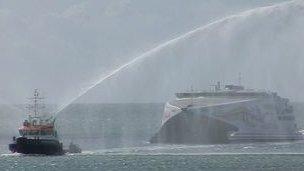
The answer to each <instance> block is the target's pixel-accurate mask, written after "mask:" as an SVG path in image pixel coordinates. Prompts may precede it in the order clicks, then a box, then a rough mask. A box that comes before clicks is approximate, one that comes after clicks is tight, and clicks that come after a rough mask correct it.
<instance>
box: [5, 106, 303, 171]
mask: <svg viewBox="0 0 304 171" xmlns="http://www.w3.org/2000/svg"><path fill="white" fill-rule="evenodd" d="M303 106H304V105H302V104H295V113H296V117H297V121H298V125H299V127H300V128H301V127H303V119H304V117H303V115H302V114H301V111H302V109H303ZM3 110H4V109H3ZM162 110H163V104H73V105H71V106H69V107H68V108H67V109H66V110H64V111H63V112H62V113H61V114H60V115H58V118H57V127H58V131H59V133H60V136H61V139H62V141H63V142H64V144H65V145H67V144H68V143H69V142H71V141H73V142H74V143H77V144H79V145H80V146H81V148H82V149H83V153H81V154H66V155H63V156H42V155H22V154H11V153H10V152H9V151H8V149H7V144H8V143H9V142H10V139H11V137H10V136H13V135H7V134H12V133H11V132H8V133H7V132H1V141H0V170H287V169H291V170H303V169H304V141H294V142H271V143H270V142H269V143H243V144H215V145H169V144H150V143H149V142H148V141H149V138H150V137H151V136H152V135H153V134H154V133H155V132H156V131H157V130H158V128H159V126H160V119H161V116H162ZM2 113H5V112H2ZM9 126H11V125H8V123H7V121H5V122H4V121H1V127H3V129H4V130H5V128H4V127H9ZM18 126H19V125H16V126H15V127H16V130H17V128H18ZM3 129H2V130H3Z"/></svg>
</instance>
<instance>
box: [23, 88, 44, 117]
mask: <svg viewBox="0 0 304 171" xmlns="http://www.w3.org/2000/svg"><path fill="white" fill-rule="evenodd" d="M28 99H29V100H33V104H32V105H30V104H29V105H28V107H27V108H28V109H29V114H31V113H32V112H33V113H34V117H35V118H36V117H38V116H39V109H41V108H43V106H39V101H40V100H42V99H44V98H43V97H39V91H38V89H35V90H34V97H32V98H28Z"/></svg>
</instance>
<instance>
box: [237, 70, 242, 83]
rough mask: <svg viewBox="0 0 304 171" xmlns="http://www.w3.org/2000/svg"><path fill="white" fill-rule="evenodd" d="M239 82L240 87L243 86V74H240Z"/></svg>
mask: <svg viewBox="0 0 304 171" xmlns="http://www.w3.org/2000/svg"><path fill="white" fill-rule="evenodd" d="M238 81H239V86H242V73H241V72H239V77H238Z"/></svg>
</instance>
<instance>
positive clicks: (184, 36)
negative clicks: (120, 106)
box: [55, 0, 297, 116]
mask: <svg viewBox="0 0 304 171" xmlns="http://www.w3.org/2000/svg"><path fill="white" fill-rule="evenodd" d="M296 1H297V0H296ZM293 2H295V1H288V2H283V3H280V4H275V5H271V6H266V7H259V8H255V9H251V10H247V11H244V12H241V13H239V14H235V15H230V16H228V17H224V18H222V19H219V20H216V21H214V22H211V23H209V24H206V25H204V26H201V27H198V28H196V29H194V30H192V31H189V32H187V33H185V34H182V35H181V36H178V37H176V38H174V39H171V40H169V41H166V42H164V43H161V44H160V45H158V46H156V47H155V48H153V49H151V50H149V51H146V52H144V53H142V54H141V55H139V56H137V57H135V58H134V59H132V60H131V61H129V62H127V63H125V64H123V65H121V66H119V67H117V68H116V69H114V70H112V71H111V72H109V73H108V74H107V75H106V76H102V77H101V78H99V79H98V80H96V81H95V82H94V83H93V84H92V85H90V86H88V87H86V88H84V89H83V90H82V91H81V92H80V93H79V94H78V95H77V96H75V97H73V98H72V99H71V100H69V101H68V102H67V103H65V104H63V105H62V106H60V107H59V108H58V110H57V111H56V112H55V116H57V115H58V113H60V112H61V111H62V110H63V109H65V108H66V107H67V106H69V105H70V104H72V103H73V102H74V101H76V100H77V99H78V98H80V97H81V96H83V95H84V94H86V93H87V92H88V91H90V90H91V89H93V88H95V87H96V86H97V85H99V84H100V83H102V82H103V81H105V80H107V79H110V78H111V77H112V76H114V75H116V74H118V73H119V72H121V71H122V70H124V69H127V68H128V67H129V66H131V65H134V64H136V63H137V62H139V61H140V60H143V59H146V58H148V57H152V56H153V54H155V53H158V52H160V51H161V50H162V49H164V48H168V47H170V46H173V45H175V44H176V43H178V42H181V41H183V40H187V38H190V37H192V36H195V35H196V34H197V33H201V32H203V31H205V30H208V29H212V26H215V25H217V24H221V23H225V22H227V21H230V20H233V19H237V18H245V17H248V16H250V15H253V14H255V13H259V12H265V11H268V10H271V9H274V8H277V7H280V6H283V5H287V4H291V3H293Z"/></svg>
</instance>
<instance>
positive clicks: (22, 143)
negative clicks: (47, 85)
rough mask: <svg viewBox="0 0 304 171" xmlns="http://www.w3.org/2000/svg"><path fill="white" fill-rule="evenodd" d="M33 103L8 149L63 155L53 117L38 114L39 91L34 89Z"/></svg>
mask: <svg viewBox="0 0 304 171" xmlns="http://www.w3.org/2000/svg"><path fill="white" fill-rule="evenodd" d="M30 99H31V100H32V101H33V105H29V107H28V108H29V109H30V112H29V117H28V119H27V120H25V121H24V122H23V125H22V127H21V128H19V134H20V136H19V137H17V138H16V137H13V143H11V144H9V150H10V151H11V152H13V153H15V152H17V153H22V154H43V155H63V154H64V153H65V150H63V147H62V146H63V145H62V143H61V142H60V141H59V139H58V135H57V131H56V129H55V125H54V123H55V118H53V117H49V116H42V115H40V114H39V109H40V108H41V106H40V103H39V102H40V100H42V99H43V98H41V97H39V92H38V90H37V89H35V92H34V97H33V98H30Z"/></svg>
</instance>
